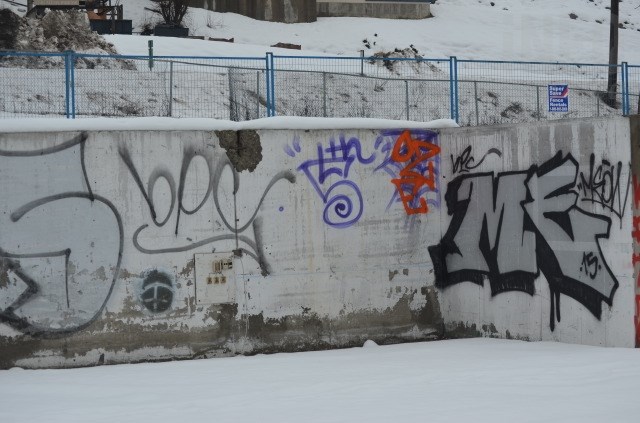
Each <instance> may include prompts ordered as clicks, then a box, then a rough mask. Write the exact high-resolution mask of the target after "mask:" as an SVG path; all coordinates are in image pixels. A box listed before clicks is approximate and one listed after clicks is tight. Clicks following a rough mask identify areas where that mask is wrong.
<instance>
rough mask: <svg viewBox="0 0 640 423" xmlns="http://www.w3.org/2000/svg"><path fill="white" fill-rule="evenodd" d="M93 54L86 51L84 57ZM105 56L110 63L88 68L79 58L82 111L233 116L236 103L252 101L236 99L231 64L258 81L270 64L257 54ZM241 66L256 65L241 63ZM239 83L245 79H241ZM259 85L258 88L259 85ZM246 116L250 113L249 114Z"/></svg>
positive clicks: (79, 112)
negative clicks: (257, 57)
mask: <svg viewBox="0 0 640 423" xmlns="http://www.w3.org/2000/svg"><path fill="white" fill-rule="evenodd" d="M88 57H89V56H80V57H79V59H85V58H88ZM107 60H111V62H110V63H109V62H107ZM101 61H102V63H103V65H104V66H100V67H98V66H94V67H90V68H82V64H81V62H80V60H77V61H76V63H77V65H76V67H77V69H76V71H75V95H76V113H77V115H78V116H96V115H100V116H171V117H203V118H216V119H231V118H233V117H232V112H231V105H232V103H233V104H235V105H236V107H237V106H238V105H242V104H244V103H246V101H247V100H245V99H240V100H233V99H232V90H231V87H232V84H233V83H234V78H233V75H232V73H231V71H230V69H233V70H237V71H238V72H241V71H244V72H246V73H248V74H251V75H252V78H253V79H251V81H252V82H253V85H254V86H257V85H258V83H257V80H256V72H258V71H260V69H261V67H263V65H264V59H255V58H254V59H251V58H249V59H245V58H240V59H236V58H192V57H161V56H160V57H154V58H149V57H134V56H111V57H109V58H108V59H107V58H104V57H102V58H101ZM78 64H79V65H78ZM241 65H244V66H247V65H248V66H254V67H255V69H254V68H251V67H244V68H240V66H241ZM262 72H263V71H262ZM263 73H264V72H263ZM235 79H237V78H235ZM247 80H248V79H247ZM237 84H241V85H243V84H244V83H243V82H242V81H236V85H237ZM263 86H264V84H263ZM253 89H254V91H256V90H257V88H256V87H254V88H253ZM239 90H240V88H239ZM256 92H257V91H256ZM251 110H252V111H253V110H254V109H253V108H252V109H251ZM255 115H256V113H255V112H254V114H251V115H249V116H250V117H249V118H255ZM242 116H245V117H246V116H247V113H243V114H242Z"/></svg>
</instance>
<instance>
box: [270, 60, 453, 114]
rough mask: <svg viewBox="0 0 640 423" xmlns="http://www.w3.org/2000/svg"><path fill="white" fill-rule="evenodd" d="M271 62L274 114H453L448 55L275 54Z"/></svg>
mask: <svg viewBox="0 0 640 423" xmlns="http://www.w3.org/2000/svg"><path fill="white" fill-rule="evenodd" d="M274 67H275V76H274V80H275V82H274V83H275V101H276V104H275V107H276V114H278V115H292V116H326V117H370V118H386V119H407V118H408V119H410V120H431V119H438V118H448V117H450V116H451V114H450V110H449V109H450V107H449V86H450V82H449V70H448V69H449V61H448V59H419V60H417V59H406V58H398V59H395V58H394V59H391V58H380V57H368V58H366V57H352V58H348V57H346V58H345V57H329V58H327V57H311V58H309V57H293V56H276V57H275V60H274Z"/></svg>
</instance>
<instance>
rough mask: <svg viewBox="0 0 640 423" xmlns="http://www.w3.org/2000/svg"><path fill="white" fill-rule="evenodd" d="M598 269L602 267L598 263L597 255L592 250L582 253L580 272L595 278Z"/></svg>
mask: <svg viewBox="0 0 640 423" xmlns="http://www.w3.org/2000/svg"><path fill="white" fill-rule="evenodd" d="M600 269H602V265H600V264H598V256H597V255H596V254H594V253H592V252H589V253H583V254H582V263H581V264H580V271H581V272H584V273H585V275H588V276H589V277H590V278H591V279H595V278H596V276H597V275H598V271H599V270H600Z"/></svg>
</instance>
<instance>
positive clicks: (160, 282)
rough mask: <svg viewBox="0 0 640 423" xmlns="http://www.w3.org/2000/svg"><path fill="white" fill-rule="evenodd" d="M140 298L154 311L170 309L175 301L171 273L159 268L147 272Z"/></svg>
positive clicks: (148, 308)
mask: <svg viewBox="0 0 640 423" xmlns="http://www.w3.org/2000/svg"><path fill="white" fill-rule="evenodd" d="M140 300H141V301H142V304H144V306H145V307H146V308H147V310H149V311H150V312H152V313H161V312H163V311H167V310H169V308H170V307H171V303H172V302H173V280H172V278H171V276H170V275H169V273H167V272H163V271H160V270H158V269H152V270H149V271H147V272H145V274H144V275H143V278H142V293H141V294H140Z"/></svg>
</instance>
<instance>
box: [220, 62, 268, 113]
mask: <svg viewBox="0 0 640 423" xmlns="http://www.w3.org/2000/svg"><path fill="white" fill-rule="evenodd" d="M266 90H267V79H266V71H265V70H260V69H248V68H229V118H230V119H231V120H234V121H243V120H251V119H260V118H263V117H266V116H267V98H266Z"/></svg>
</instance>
